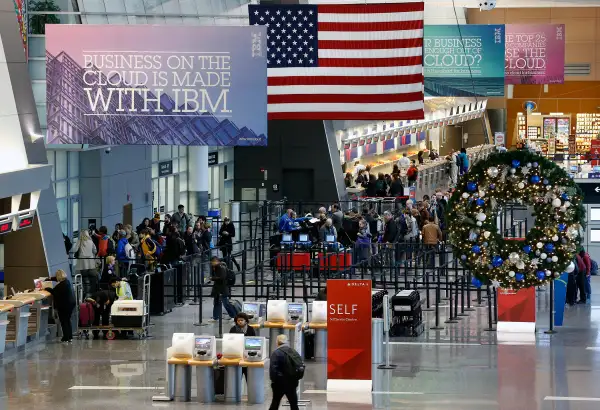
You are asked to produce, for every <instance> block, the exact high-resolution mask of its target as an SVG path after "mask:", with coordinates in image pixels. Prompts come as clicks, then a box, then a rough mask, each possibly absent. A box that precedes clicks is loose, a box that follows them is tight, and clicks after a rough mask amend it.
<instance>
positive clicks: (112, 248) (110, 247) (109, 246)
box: [106, 235, 116, 255]
mask: <svg viewBox="0 0 600 410" xmlns="http://www.w3.org/2000/svg"><path fill="white" fill-rule="evenodd" d="M107 236H108V235H107ZM115 249H116V246H115V241H114V240H113V238H111V237H110V236H109V237H108V243H107V246H106V254H107V255H114V254H115V252H116V250H115Z"/></svg>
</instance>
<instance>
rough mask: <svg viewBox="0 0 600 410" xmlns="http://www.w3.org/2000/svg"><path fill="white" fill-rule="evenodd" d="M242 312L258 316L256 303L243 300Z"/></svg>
mask: <svg viewBox="0 0 600 410" xmlns="http://www.w3.org/2000/svg"><path fill="white" fill-rule="evenodd" d="M242 310H243V311H244V313H246V314H248V315H252V316H253V317H257V316H258V303H247V302H244V306H243V309H242Z"/></svg>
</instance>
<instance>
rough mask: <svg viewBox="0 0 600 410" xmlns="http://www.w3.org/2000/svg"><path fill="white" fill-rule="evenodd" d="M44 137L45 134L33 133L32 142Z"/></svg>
mask: <svg viewBox="0 0 600 410" xmlns="http://www.w3.org/2000/svg"><path fill="white" fill-rule="evenodd" d="M42 138H44V136H43V135H40V134H31V142H36V141H38V140H40V139H42Z"/></svg>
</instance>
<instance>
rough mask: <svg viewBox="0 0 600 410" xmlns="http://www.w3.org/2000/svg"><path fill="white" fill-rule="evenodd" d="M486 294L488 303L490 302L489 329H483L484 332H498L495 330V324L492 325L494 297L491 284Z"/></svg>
mask: <svg viewBox="0 0 600 410" xmlns="http://www.w3.org/2000/svg"><path fill="white" fill-rule="evenodd" d="M486 294H487V301H488V328H487V329H483V330H484V331H486V332H494V331H496V329H494V324H493V323H492V295H491V292H490V285H489V283H488V285H487V288H486Z"/></svg>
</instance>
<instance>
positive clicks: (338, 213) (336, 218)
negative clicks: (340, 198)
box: [331, 204, 344, 232]
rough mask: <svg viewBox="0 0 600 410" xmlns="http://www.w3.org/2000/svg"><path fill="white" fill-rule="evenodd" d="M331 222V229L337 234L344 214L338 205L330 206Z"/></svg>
mask: <svg viewBox="0 0 600 410" xmlns="http://www.w3.org/2000/svg"><path fill="white" fill-rule="evenodd" d="M331 221H332V222H333V227H334V228H335V229H336V231H338V232H339V231H340V230H341V229H342V223H343V222H344V213H343V212H342V210H341V209H340V206H339V205H338V204H333V205H331Z"/></svg>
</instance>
